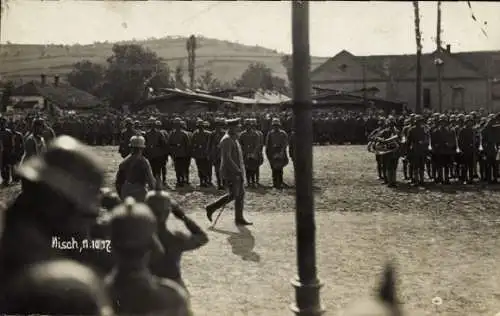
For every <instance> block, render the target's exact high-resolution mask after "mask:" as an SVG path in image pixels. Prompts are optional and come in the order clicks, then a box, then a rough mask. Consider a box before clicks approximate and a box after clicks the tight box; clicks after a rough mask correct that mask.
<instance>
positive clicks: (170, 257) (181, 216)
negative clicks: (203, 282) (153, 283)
mask: <svg viewBox="0 0 500 316" xmlns="http://www.w3.org/2000/svg"><path fill="white" fill-rule="evenodd" d="M146 203H147V205H148V206H149V207H150V208H151V210H152V211H153V214H154V215H155V217H156V221H157V230H156V232H157V234H158V239H159V241H160V244H161V246H162V247H163V248H164V249H167V250H168V251H165V252H164V253H160V252H157V253H156V255H155V254H153V255H152V258H151V265H150V267H151V270H152V271H153V273H154V275H156V276H159V277H162V278H167V279H170V280H172V281H175V282H176V283H177V284H179V285H181V286H182V287H184V288H185V287H186V286H185V284H184V281H183V279H182V273H181V258H182V254H183V253H184V252H186V251H192V250H196V249H199V248H200V247H202V246H204V245H205V244H206V243H208V236H207V234H206V233H205V232H204V231H203V229H202V228H201V227H200V226H199V225H198V224H196V223H195V222H194V221H193V220H192V219H190V218H189V217H188V216H186V214H185V212H184V211H183V210H181V208H180V207H179V205H178V204H177V203H176V202H175V201H174V200H172V199H171V198H170V196H169V195H168V193H166V192H165V191H160V190H159V188H157V189H156V190H155V191H151V192H149V193H148V196H147V198H146ZM170 213H172V214H173V215H174V216H175V217H176V218H177V219H178V220H180V221H181V222H183V223H184V225H185V226H186V228H187V230H188V231H189V234H185V233H183V232H180V231H175V232H174V231H171V230H169V229H168V228H167V226H168V225H167V220H168V217H169V215H170Z"/></svg>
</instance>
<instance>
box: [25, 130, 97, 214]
mask: <svg viewBox="0 0 500 316" xmlns="http://www.w3.org/2000/svg"><path fill="white" fill-rule="evenodd" d="M17 173H18V174H19V176H20V177H21V178H22V179H25V180H28V181H30V182H33V183H43V184H45V185H47V186H48V187H50V188H51V189H52V190H54V191H57V192H59V193H61V194H62V195H64V196H65V197H66V198H67V199H68V200H70V201H72V202H73V203H75V205H77V206H79V207H80V208H81V209H83V210H91V211H92V212H97V211H98V205H97V204H98V196H99V191H100V188H101V187H102V185H103V183H104V169H103V167H102V166H101V163H100V160H99V157H98V156H97V155H96V154H95V153H94V152H93V151H92V149H91V148H90V147H88V146H85V145H84V144H82V143H81V142H79V141H78V140H76V139H74V138H73V137H70V136H60V137H57V138H56V139H54V140H53V141H52V142H51V143H50V145H49V146H48V148H47V150H46V151H45V152H44V153H42V154H41V155H37V156H34V157H32V158H30V159H28V160H27V161H26V162H24V163H23V164H21V166H20V167H19V168H18V170H17Z"/></svg>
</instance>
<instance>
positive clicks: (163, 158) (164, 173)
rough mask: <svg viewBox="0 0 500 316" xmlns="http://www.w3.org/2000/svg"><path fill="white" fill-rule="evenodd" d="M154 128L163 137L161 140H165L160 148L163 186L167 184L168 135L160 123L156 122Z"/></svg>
mask: <svg viewBox="0 0 500 316" xmlns="http://www.w3.org/2000/svg"><path fill="white" fill-rule="evenodd" d="M155 124H156V128H157V129H158V130H159V131H160V133H161V134H162V135H163V139H164V140H165V144H164V148H162V155H161V162H160V165H161V181H162V183H163V185H166V184H167V163H168V138H169V136H170V135H169V134H168V132H167V131H166V130H164V129H162V124H161V121H159V120H157V121H156V122H155Z"/></svg>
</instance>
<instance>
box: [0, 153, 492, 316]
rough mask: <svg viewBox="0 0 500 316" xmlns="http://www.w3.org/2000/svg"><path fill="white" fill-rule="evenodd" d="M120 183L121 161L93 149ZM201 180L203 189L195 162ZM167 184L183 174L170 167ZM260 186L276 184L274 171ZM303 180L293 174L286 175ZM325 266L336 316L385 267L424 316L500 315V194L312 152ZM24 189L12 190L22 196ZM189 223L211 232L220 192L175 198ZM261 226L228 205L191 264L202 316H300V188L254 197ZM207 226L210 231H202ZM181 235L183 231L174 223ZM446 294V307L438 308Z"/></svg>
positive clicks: (250, 194)
mask: <svg viewBox="0 0 500 316" xmlns="http://www.w3.org/2000/svg"><path fill="white" fill-rule="evenodd" d="M95 149H96V150H97V151H98V153H99V155H100V156H102V158H103V162H105V164H106V168H107V184H108V185H109V186H112V185H113V180H114V175H115V172H116V168H117V165H118V163H119V161H120V157H119V155H118V154H117V150H116V148H115V147H95ZM191 170H192V171H191V182H192V183H194V184H197V180H196V179H195V174H196V173H195V172H196V169H195V167H194V164H192V169H191ZM168 172H169V179H170V181H169V182H170V184H173V170H172V168H171V167H170V163H169V170H168ZM261 173H262V175H261V179H262V180H261V182H262V183H263V184H264V185H265V186H270V184H271V176H270V170H269V167H268V165H267V162H266V163H265V164H264V166H263V168H262V169H261ZM285 182H286V183H289V184H292V183H293V169H292V166H291V165H289V166H287V168H286V169H285ZM314 187H315V209H316V223H317V232H316V236H317V247H318V248H317V266H318V272H319V277H320V278H321V280H322V281H323V282H324V283H325V286H324V287H323V289H322V290H321V299H322V302H323V304H324V305H325V306H326V308H327V311H328V312H329V313H331V314H333V315H336V314H338V312H339V310H340V309H341V308H343V307H345V306H347V304H349V303H350V302H352V301H354V300H359V299H361V298H363V297H365V296H368V295H370V294H371V292H372V291H373V288H374V287H375V286H376V285H377V282H378V280H379V275H380V273H381V271H382V267H383V264H384V263H385V261H386V260H387V259H389V258H391V257H393V258H395V259H396V260H397V263H398V265H397V273H398V290H399V293H398V295H399V298H400V300H401V301H402V303H404V304H405V307H406V309H408V310H410V311H415V312H416V313H415V314H416V315H450V316H451V315H454V316H455V315H495V313H497V312H498V311H500V285H499V284H500V271H499V269H498V267H497V262H498V261H499V259H500V251H499V250H498V239H499V235H500V221H499V220H498V215H497V212H498V211H497V207H498V206H497V205H498V200H499V198H500V193H499V192H500V191H496V189H497V188H496V187H492V188H488V187H486V188H478V187H473V186H472V187H471V186H469V187H465V188H462V187H455V186H450V187H449V188H447V189H446V191H444V190H443V189H442V187H439V186H429V189H427V190H423V189H421V190H418V189H415V190H413V189H407V188H406V186H404V185H402V184H401V185H400V187H399V188H396V189H390V188H387V187H386V186H384V185H382V184H381V183H380V182H379V180H377V179H376V174H375V162H374V157H373V155H372V154H370V153H368V152H367V151H366V148H365V146H324V147H315V148H314ZM16 190H17V189H16V188H7V189H5V190H4V191H2V193H3V195H4V197H6V194H9V193H10V195H11V196H12V195H13V193H14V192H15V191H16ZM172 194H173V195H174V196H175V198H176V199H178V200H179V201H181V204H182V206H183V207H184V208H186V210H187V212H188V214H189V215H190V216H192V218H194V219H195V220H196V221H197V222H199V223H200V224H201V225H202V226H204V227H206V228H207V229H208V227H209V223H208V221H207V219H206V217H205V211H204V209H203V206H204V205H205V204H206V203H208V202H209V201H212V200H213V199H215V198H216V197H217V196H219V194H221V193H220V192H216V191H215V190H208V189H205V190H203V191H202V190H199V189H198V188H194V189H193V190H187V189H184V190H183V191H181V192H176V191H172ZM245 208H246V212H247V215H248V218H249V219H250V220H251V221H253V222H254V226H251V227H249V228H248V230H241V231H238V229H237V228H236V226H234V223H233V216H234V215H233V208H232V206H229V207H226V209H225V211H224V213H223V214H222V216H221V218H220V220H219V223H218V224H217V225H216V230H213V231H209V237H210V242H209V243H208V245H206V246H205V247H203V248H201V249H200V250H198V251H195V252H192V253H188V254H187V255H185V257H184V258H183V262H182V267H183V274H184V278H185V280H186V283H187V286H188V288H189V290H190V292H191V294H192V301H193V305H194V311H195V314H196V315H290V314H291V312H290V311H289V310H288V305H289V304H290V303H291V302H293V300H294V296H293V295H294V290H293V288H292V286H291V285H290V279H291V278H293V276H294V275H295V273H296V254H295V245H296V243H295V216H294V209H295V201H294V191H293V189H288V190H284V191H283V192H280V191H277V190H273V189H270V188H265V189H262V190H260V189H259V190H248V191H247V195H246V202H245ZM204 223H206V224H204ZM172 224H173V225H174V228H177V225H176V224H177V223H176V222H173V223H172ZM434 297H440V298H442V300H443V304H442V305H440V306H436V305H433V304H432V299H433V298H434Z"/></svg>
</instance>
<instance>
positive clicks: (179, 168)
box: [168, 118, 191, 187]
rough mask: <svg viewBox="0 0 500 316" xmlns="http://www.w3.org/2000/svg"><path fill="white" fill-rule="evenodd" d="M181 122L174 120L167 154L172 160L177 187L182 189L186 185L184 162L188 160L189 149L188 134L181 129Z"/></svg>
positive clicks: (178, 119)
mask: <svg viewBox="0 0 500 316" xmlns="http://www.w3.org/2000/svg"><path fill="white" fill-rule="evenodd" d="M181 122H182V121H181V119H180V118H175V119H174V130H173V131H172V133H170V137H169V139H168V148H169V152H170V154H171V155H172V158H173V160H174V167H175V176H176V178H177V183H176V186H177V187H183V186H184V185H185V184H187V178H186V177H187V175H186V160H189V159H190V158H189V150H190V147H191V144H190V142H191V140H190V138H189V134H188V133H187V132H186V131H185V130H183V129H182V125H181Z"/></svg>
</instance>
